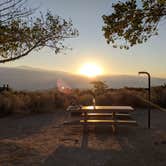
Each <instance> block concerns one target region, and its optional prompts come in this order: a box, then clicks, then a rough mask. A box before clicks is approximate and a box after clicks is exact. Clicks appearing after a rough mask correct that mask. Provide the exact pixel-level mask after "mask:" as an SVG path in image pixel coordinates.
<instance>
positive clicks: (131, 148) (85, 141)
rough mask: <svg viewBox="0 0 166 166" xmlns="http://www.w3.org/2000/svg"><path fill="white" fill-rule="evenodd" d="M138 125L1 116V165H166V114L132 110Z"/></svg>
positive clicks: (58, 113)
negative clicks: (76, 123)
mask: <svg viewBox="0 0 166 166" xmlns="http://www.w3.org/2000/svg"><path fill="white" fill-rule="evenodd" d="M132 117H133V119H136V120H137V122H138V126H119V127H118V128H117V131H116V133H115V134H113V133H112V129H111V127H109V126H89V128H88V132H85V131H84V129H83V127H82V126H64V125H63V122H64V120H65V119H66V113H65V111H63V110H57V111H55V113H47V114H46V113H45V114H38V115H29V116H20V115H13V116H9V117H4V118H1V119H0V166H17V165H19V166H22V165H25V166H26V165H27V166H33V165H34V166H38V165H42V166H56V165H57V166H84V165H86V166H122V165H123V166H128V165H132V166H140V165H141V166H150V165H151V166H165V165H166V113H164V112H159V111H157V110H152V116H151V117H152V118H151V120H152V121H151V122H152V128H151V129H147V110H144V109H136V111H135V112H134V113H133V114H132Z"/></svg>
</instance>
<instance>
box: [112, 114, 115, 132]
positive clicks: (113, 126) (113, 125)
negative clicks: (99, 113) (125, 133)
mask: <svg viewBox="0 0 166 166" xmlns="http://www.w3.org/2000/svg"><path fill="white" fill-rule="evenodd" d="M115 118H116V116H115V112H113V113H112V119H113V120H115ZM115 128H116V125H115V124H114V123H113V124H112V131H113V133H115Z"/></svg>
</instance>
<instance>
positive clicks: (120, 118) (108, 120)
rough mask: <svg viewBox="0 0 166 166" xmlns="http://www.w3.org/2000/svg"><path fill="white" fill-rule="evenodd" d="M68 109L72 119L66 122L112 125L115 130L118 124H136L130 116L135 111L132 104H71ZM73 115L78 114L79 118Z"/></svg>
mask: <svg viewBox="0 0 166 166" xmlns="http://www.w3.org/2000/svg"><path fill="white" fill-rule="evenodd" d="M67 111H68V112H69V117H70V120H69V121H66V122H65V124H83V125H84V126H86V125H89V124H94V125H111V126H112V129H113V132H115V128H116V125H119V124H120V125H126V124H128V125H135V124H136V121H135V120H132V119H131V118H130V113H131V112H133V111H134V108H133V107H131V106H69V107H68V108H67ZM72 115H77V120H73V119H72V117H73V116H72Z"/></svg>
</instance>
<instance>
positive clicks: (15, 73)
mask: <svg viewBox="0 0 166 166" xmlns="http://www.w3.org/2000/svg"><path fill="white" fill-rule="evenodd" d="M93 80H100V81H105V82H106V84H107V85H108V86H109V87H110V88H122V87H147V78H146V77H142V76H138V75H136V76H134V75H110V76H98V77H96V78H93V79H92V78H87V77H84V76H80V75H74V74H71V73H67V72H62V71H48V70H43V69H38V68H32V67H28V66H19V67H15V68H9V67H0V86H3V84H9V87H11V88H12V89H15V90H28V91H34V90H45V89H51V88H55V87H57V82H58V81H60V82H61V84H63V85H64V86H66V87H69V88H80V89H87V88H90V87H91V86H92V85H91V84H90V82H91V81H93ZM151 82H152V86H157V85H163V84H165V83H166V78H155V77H152V81H151Z"/></svg>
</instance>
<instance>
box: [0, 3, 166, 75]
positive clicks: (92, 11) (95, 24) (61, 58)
mask: <svg viewBox="0 0 166 166" xmlns="http://www.w3.org/2000/svg"><path fill="white" fill-rule="evenodd" d="M34 2H35V4H34ZM112 2H115V0H114V1H112V0H35V1H34V0H30V5H31V6H32V7H33V6H34V7H36V6H40V9H39V10H41V11H46V10H47V9H50V10H51V11H52V12H53V13H54V14H57V15H60V16H61V17H63V18H71V19H72V21H73V24H74V26H75V27H76V28H77V29H78V30H79V34H80V35H79V36H78V37H77V38H74V39H70V40H68V41H67V42H66V43H67V45H68V46H69V47H72V48H73V49H72V50H67V51H65V54H58V55H55V54H54V52H53V51H51V50H49V49H47V48H44V49H43V50H41V51H39V52H33V53H31V54H30V55H29V56H27V57H24V58H22V59H20V60H17V61H15V62H10V63H6V64H1V65H0V66H2V67H3V66H4V67H5V66H9V67H14V66H32V67H39V68H44V69H49V70H61V71H67V72H72V73H78V71H79V69H80V67H81V66H82V65H83V64H84V63H90V62H93V63H95V64H96V65H98V66H100V67H101V69H102V70H103V73H104V74H108V75H109V74H111V75H112V74H129V75H130V74H132V75H137V73H138V71H140V70H145V71H148V72H150V73H151V74H152V76H156V77H166V31H165V29H166V21H165V22H164V21H163V22H161V23H160V28H159V35H158V36H155V37H153V38H152V39H150V40H149V41H148V42H147V43H144V44H142V45H138V46H135V47H133V48H131V49H129V50H128V51H126V50H120V49H118V48H117V49H115V48H112V46H111V45H108V44H107V43H106V41H105V39H104V37H103V32H102V31H101V29H102V25H103V21H102V18H101V16H102V15H103V14H109V13H111V10H112V9H111V4H112Z"/></svg>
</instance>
